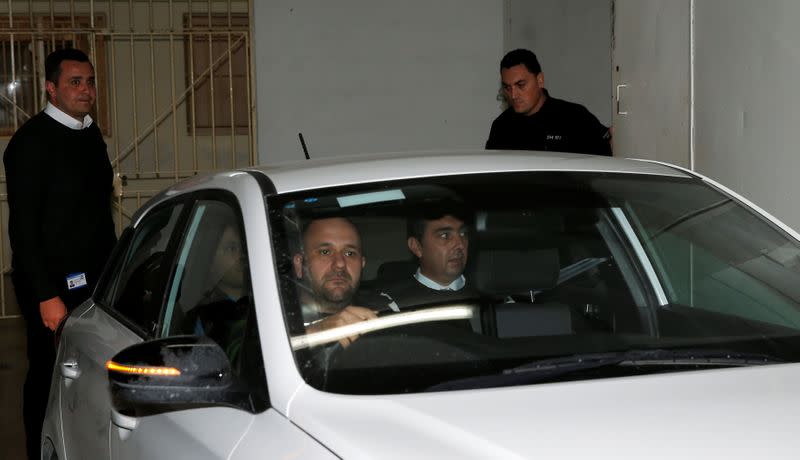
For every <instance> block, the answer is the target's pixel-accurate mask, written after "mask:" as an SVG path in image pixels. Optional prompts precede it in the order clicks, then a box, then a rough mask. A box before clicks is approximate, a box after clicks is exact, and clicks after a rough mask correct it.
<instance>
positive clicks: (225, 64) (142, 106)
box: [0, 0, 256, 319]
mask: <svg viewBox="0 0 800 460" xmlns="http://www.w3.org/2000/svg"><path fill="white" fill-rule="evenodd" d="M250 8H251V6H250V2H249V1H248V0H195V1H193V0H96V1H95V0H69V1H58V2H56V1H53V0H8V2H7V3H6V4H5V5H3V4H0V146H2V148H3V149H5V145H6V143H7V141H8V139H9V138H10V136H11V135H12V134H13V132H14V131H15V130H16V129H17V128H18V127H19V126H20V125H21V124H22V123H24V122H25V121H26V120H27V119H28V118H29V117H31V116H32V115H33V114H35V113H37V112H39V111H40V110H42V108H43V107H44V105H45V103H46V99H45V96H46V95H45V94H44V92H43V88H44V58H45V57H46V56H47V54H48V53H49V52H50V51H52V50H54V49H57V48H62V47H72V48H79V49H82V50H83V51H85V52H86V53H87V54H89V56H90V57H91V59H92V62H93V63H94V66H95V73H96V75H97V81H98V95H97V103H96V105H95V110H94V112H93V113H92V117H93V118H94V119H95V120H97V122H98V125H99V126H100V127H101V129H102V131H103V134H104V136H105V139H106V144H107V145H108V151H109V157H110V160H111V163H112V166H113V167H114V171H115V173H116V174H117V176H118V177H119V182H120V184H121V185H122V188H121V193H119V194H118V196H117V197H116V199H115V219H116V222H117V226H118V229H119V230H121V229H122V228H123V227H124V226H125V225H127V223H128V221H129V219H130V217H131V215H132V214H133V212H134V211H135V210H136V209H137V208H139V206H141V205H142V204H143V203H144V201H146V200H147V199H148V198H149V197H151V196H152V195H154V194H155V193H156V192H157V191H158V190H160V189H162V188H163V187H165V186H168V185H169V184H171V183H173V182H175V181H177V180H180V179H182V178H184V177H189V176H192V175H195V174H200V173H205V172H209V171H213V170H218V169H226V168H234V167H241V166H249V165H253V164H255V161H256V157H255V140H254V129H255V106H254V98H253V91H252V87H253V82H254V79H253V76H252V65H251V53H250V48H251V46H250V44H251V41H250V40H251V34H250V19H249V18H250V13H251V11H250ZM4 192H5V171H3V172H2V176H0V266H2V270H3V272H2V273H3V276H2V278H0V319H3V318H7V317H13V316H17V315H18V309H17V307H16V300H15V298H14V295H13V292H11V291H12V290H13V289H12V286H11V283H10V277H9V276H8V275H9V273H10V270H11V267H10V261H11V257H10V256H11V250H10V246H9V243H8V237H7V228H8V203H7V196H6V194H5V193H4Z"/></svg>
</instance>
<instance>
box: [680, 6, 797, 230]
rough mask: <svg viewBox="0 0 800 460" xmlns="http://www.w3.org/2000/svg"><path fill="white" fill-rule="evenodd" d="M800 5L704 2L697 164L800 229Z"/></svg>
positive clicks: (699, 12)
mask: <svg viewBox="0 0 800 460" xmlns="http://www.w3.org/2000/svg"><path fill="white" fill-rule="evenodd" d="M798 18H800V2H797V1H796V0H767V1H763V2H751V1H748V0H697V1H696V6H695V24H696V25H695V37H696V43H695V47H696V60H695V72H694V73H695V118H696V124H695V151H696V169H697V170H698V171H699V172H701V173H704V174H707V175H709V176H712V177H714V178H715V179H718V180H719V181H721V182H722V183H724V184H726V185H728V186H729V187H731V188H733V189H734V190H736V191H738V192H741V193H742V194H744V195H745V196H748V197H749V198H751V199H752V200H753V201H755V202H756V203H757V204H759V205H760V206H762V207H764V208H765V209H767V210H768V211H770V212H771V213H773V214H775V215H776V217H778V218H780V219H782V220H783V221H785V222H786V223H787V224H789V225H790V226H792V227H794V228H796V229H800V207H798V206H797V196H798V195H800V181H798V180H797V174H798V171H800V143H799V142H798V130H800V110H798V107H800V91H799V90H798V75H800V28H798V27H797V21H798Z"/></svg>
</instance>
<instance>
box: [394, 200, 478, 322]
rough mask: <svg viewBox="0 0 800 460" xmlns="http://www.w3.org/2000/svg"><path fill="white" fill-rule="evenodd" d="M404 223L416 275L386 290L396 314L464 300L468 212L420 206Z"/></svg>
mask: <svg viewBox="0 0 800 460" xmlns="http://www.w3.org/2000/svg"><path fill="white" fill-rule="evenodd" d="M416 212H417V213H416V214H415V215H413V216H410V217H409V220H408V240H407V244H408V249H409V251H411V253H412V254H414V256H415V257H416V258H417V260H418V262H419V267H418V268H417V271H416V273H409V274H408V276H407V277H406V278H405V279H401V280H399V281H398V282H395V283H393V284H392V285H391V286H386V287H385V289H384V290H383V291H384V293H386V294H387V295H388V296H389V297H391V299H392V303H390V304H389V306H390V307H391V308H392V309H393V310H396V311H400V310H403V309H405V308H413V307H417V306H420V307H421V306H425V305H430V304H433V303H439V302H448V301H451V300H456V299H465V298H469V297H471V296H472V293H473V290H472V288H471V287H470V283H469V282H468V280H467V279H466V277H465V276H464V270H465V268H466V265H467V256H468V252H469V230H468V222H469V217H468V212H467V211H466V210H465V209H463V207H462V206H460V205H457V204H452V203H448V204H442V205H434V206H430V207H426V206H423V207H422V208H419V209H417V211H416Z"/></svg>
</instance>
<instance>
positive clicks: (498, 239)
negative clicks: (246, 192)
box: [267, 172, 800, 394]
mask: <svg viewBox="0 0 800 460" xmlns="http://www.w3.org/2000/svg"><path fill="white" fill-rule="evenodd" d="M267 202H268V206H269V208H270V217H269V218H270V226H271V235H272V238H273V246H274V248H275V255H276V260H277V270H278V274H279V282H280V290H281V302H282V306H283V310H284V314H285V319H286V323H287V328H288V332H289V335H290V338H291V343H292V348H293V350H294V353H295V358H296V362H297V365H298V369H300V372H301V374H302V375H303V377H304V378H305V379H306V381H307V382H308V383H309V384H310V385H313V386H314V387H316V388H318V389H321V390H324V391H331V392H338V393H349V394H388V393H410V392H423V391H436V390H448V389H462V388H478V387H481V388H483V387H495V386H508V385H521V384H530V383H535V382H545V381H547V382H551V381H564V380H580V379H583V380H585V379H593V378H606V377H614V376H627V375H642V374H648V373H649V374H652V373H665V372H679V371H688V370H701V369H707V368H710V367H715V368H718V367H733V366H749V365H763V364H770V363H778V362H791V361H796V360H798V358H799V357H800V354H798V350H800V348H798V345H800V341H798V336H799V334H798V332H799V331H800V308H798V307H799V305H798V301H800V270H799V269H798V265H799V264H800V246H798V242H797V241H796V240H794V239H793V238H792V237H791V236H789V235H788V234H787V233H786V232H784V231H782V230H781V229H780V228H778V227H777V226H775V225H773V224H772V223H771V222H769V221H768V220H767V219H765V218H763V217H762V216H760V215H759V214H758V213H756V212H755V211H753V210H752V209H750V208H748V207H746V206H744V205H743V204H741V203H740V202H739V201H737V200H736V199H735V198H733V197H731V196H728V195H726V194H724V193H722V192H721V191H719V190H717V189H716V188H713V187H711V186H709V185H707V184H706V183H704V182H703V181H701V180H698V179H695V178H691V177H688V176H679V175H677V174H676V176H674V177H673V176H653V175H637V174H621V173H620V174H617V173H588V172H577V173H567V172H517V173H487V174H473V175H461V176H446V177H434V178H422V179H413V180H405V181H392V182H382V183H370V184H360V185H354V186H344V187H337V188H330V189H320V190H312V191H306V192H302V193H300V192H298V193H291V194H285V195H272V196H268V197H267ZM365 312H368V313H365Z"/></svg>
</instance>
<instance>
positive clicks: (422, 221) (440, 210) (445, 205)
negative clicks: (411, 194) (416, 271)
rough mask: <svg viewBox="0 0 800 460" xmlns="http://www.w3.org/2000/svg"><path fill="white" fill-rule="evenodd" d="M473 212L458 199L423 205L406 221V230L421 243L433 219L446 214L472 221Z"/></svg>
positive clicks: (465, 221) (410, 236)
mask: <svg viewBox="0 0 800 460" xmlns="http://www.w3.org/2000/svg"><path fill="white" fill-rule="evenodd" d="M471 215H472V213H471V212H470V211H469V209H467V207H466V206H465V205H464V204H463V203H460V202H457V201H444V202H440V203H436V204H433V205H422V206H419V207H417V208H415V209H414V211H413V212H412V213H411V214H410V215H409V216H408V220H407V221H406V232H407V234H408V237H409V238H416V239H417V241H419V242H420V243H421V242H422V236H423V235H424V234H425V227H426V226H427V225H428V222H430V221H432V220H437V219H441V218H442V217H445V216H453V217H455V218H456V219H458V220H460V221H462V222H464V223H465V224H466V223H469V222H470V217H471Z"/></svg>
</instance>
